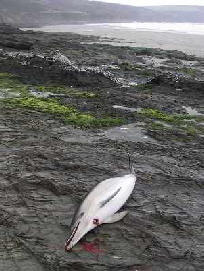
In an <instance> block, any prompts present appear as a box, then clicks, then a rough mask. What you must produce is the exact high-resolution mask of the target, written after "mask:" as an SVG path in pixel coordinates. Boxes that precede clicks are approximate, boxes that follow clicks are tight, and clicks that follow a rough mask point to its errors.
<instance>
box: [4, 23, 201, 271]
mask: <svg viewBox="0 0 204 271" xmlns="http://www.w3.org/2000/svg"><path fill="white" fill-rule="evenodd" d="M98 41H99V38H97V37H92V36H80V35H77V34H72V33H66V34H63V33H60V34H59V33H52V34H48V33H40V32H39V33H36V32H32V31H26V32H23V31H20V30H19V29H15V28H12V27H9V26H5V25H2V26H0V135H1V136H0V153H1V156H0V169H1V171H0V240H1V242H0V269H1V270H7V271H14V270H26V271H36V270H38V271H45V270H53V271H56V270H58V271H65V270H73V271H75V270H80V271H89V270H90V271H91V270H96V271H106V270H107V271H109V270H111V271H119V270H120V271H123V270H124V271H125V270H129V271H133V270H138V271H181V270H182V271H203V268H204V259H203V255H204V247H203V243H204V240H203V226H204V225H203V223H204V214H203V208H204V202H203V198H204V193H203V184H204V168H203V146H204V145H203V144H204V133H203V132H204V126H203V125H204V115H203V114H204V105H203V101H204V59H202V58H198V57H194V56H189V55H186V54H184V53H182V52H179V51H165V50H160V49H149V48H130V47H113V46H111V45H104V44H96V43H95V42H98ZM127 152H129V153H131V155H132V159H133V161H134V163H135V167H136V171H137V175H138V181H137V184H136V187H135V190H134V192H133V194H132V196H131V198H130V199H129V200H128V202H127V203H126V205H125V209H127V210H128V211H129V214H128V216H127V217H126V218H125V219H124V220H123V221H120V222H118V223H115V224H109V225H108V224H107V225H105V224H104V225H102V226H100V228H99V231H98V232H90V233H89V234H87V235H86V236H85V238H84V239H83V240H81V242H80V243H78V244H77V246H76V247H75V248H74V249H73V251H72V252H70V253H66V252H65V251H64V241H65V239H66V238H67V236H68V234H69V230H70V228H69V225H70V222H71V219H72V216H73V213H74V210H75V209H76V208H77V206H78V204H79V203H80V201H81V200H82V199H83V198H84V196H85V195H86V194H87V193H88V192H89V191H90V189H91V188H92V187H93V186H94V185H96V184H97V183H98V182H100V181H102V180H104V179H105V178H108V177H112V176H117V175H121V174H124V173H125V172H128V159H127ZM84 244H86V245H84ZM90 246H91V247H94V248H95V249H88V248H90Z"/></svg>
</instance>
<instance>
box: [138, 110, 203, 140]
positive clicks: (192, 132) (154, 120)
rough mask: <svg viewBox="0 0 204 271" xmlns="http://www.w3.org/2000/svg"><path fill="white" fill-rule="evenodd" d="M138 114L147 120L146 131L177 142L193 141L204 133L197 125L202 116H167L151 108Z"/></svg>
mask: <svg viewBox="0 0 204 271" xmlns="http://www.w3.org/2000/svg"><path fill="white" fill-rule="evenodd" d="M140 114H141V115H142V116H144V117H146V118H148V119H149V120H148V121H147V130H149V131H152V132H153V131H154V132H160V133H161V134H166V135H167V134H168V135H170V136H173V137H174V138H176V139H177V140H179V141H186V140H189V139H193V138H194V137H195V136H199V135H202V134H203V132H204V131H203V127H202V126H200V125H199V122H200V121H202V120H203V117H202V116H192V115H187V114H167V113H165V112H162V111H160V110H156V109H151V108H146V109H142V110H141V111H140Z"/></svg>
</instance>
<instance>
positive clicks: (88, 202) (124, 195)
mask: <svg viewBox="0 0 204 271" xmlns="http://www.w3.org/2000/svg"><path fill="white" fill-rule="evenodd" d="M129 167H130V174H127V175H124V176H121V177H115V178H110V179H106V180H104V181H102V182H101V183H99V184H97V185H96V186H95V188H94V189H93V190H92V191H91V192H90V193H89V194H88V195H87V197H86V198H85V199H84V201H83V202H82V204H81V206H80V207H79V208H78V209H77V211H76V213H75V215H74V217H73V219H72V223H71V235H70V237H69V238H68V239H67V240H66V242H65V251H69V250H70V249H71V248H72V247H73V246H74V245H75V244H76V243H78V241H79V240H80V239H81V238H82V237H83V236H84V235H85V234H86V233H87V232H89V231H91V230H92V229H94V228H95V227H97V226H99V225H101V224H103V223H114V222H117V221H119V220H121V219H122V218H123V217H124V216H125V215H126V214H127V213H128V212H127V211H122V212H118V210H119V209H120V208H121V207H122V206H123V205H124V204H125V202H126V201H127V199H128V198H129V196H130V194H131V193H132V191H133V189H134V186H135V182H136V174H135V170H134V168H133V165H132V164H131V162H130V157H129Z"/></svg>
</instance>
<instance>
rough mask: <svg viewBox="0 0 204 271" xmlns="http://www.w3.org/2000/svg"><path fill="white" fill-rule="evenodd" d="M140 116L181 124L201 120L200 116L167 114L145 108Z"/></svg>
mask: <svg viewBox="0 0 204 271" xmlns="http://www.w3.org/2000/svg"><path fill="white" fill-rule="evenodd" d="M140 114H141V115H143V116H146V117H149V118H153V119H158V120H162V121H165V122H171V123H181V122H182V121H185V120H191V119H199V117H198V116H191V115H187V114H167V113H165V112H162V111H160V110H157V109H152V108H145V109H142V110H141V111H140Z"/></svg>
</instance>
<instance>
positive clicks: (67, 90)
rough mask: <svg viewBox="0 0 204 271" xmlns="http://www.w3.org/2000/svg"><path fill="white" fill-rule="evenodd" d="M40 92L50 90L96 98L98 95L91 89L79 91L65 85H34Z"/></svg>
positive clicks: (79, 96) (55, 92) (80, 96)
mask: <svg viewBox="0 0 204 271" xmlns="http://www.w3.org/2000/svg"><path fill="white" fill-rule="evenodd" d="M35 88H36V90H38V91H41V92H51V93H54V94H67V95H70V96H75V97H78V98H96V97H98V95H97V94H96V93H94V92H91V91H81V90H78V89H75V88H71V87H67V86H35Z"/></svg>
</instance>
